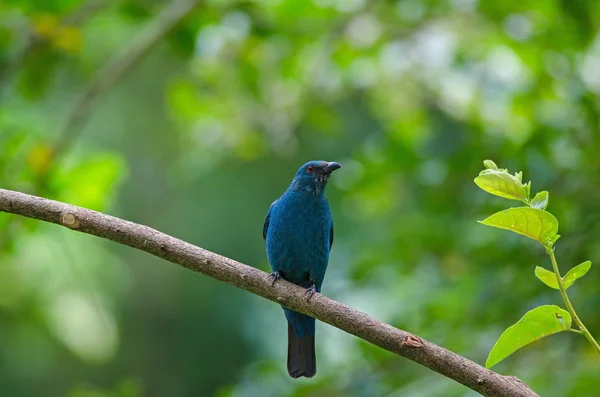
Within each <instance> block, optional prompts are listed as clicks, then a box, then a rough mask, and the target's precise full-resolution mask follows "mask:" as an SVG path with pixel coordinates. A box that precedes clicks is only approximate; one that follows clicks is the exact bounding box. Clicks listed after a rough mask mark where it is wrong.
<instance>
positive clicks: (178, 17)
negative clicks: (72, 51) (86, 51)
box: [53, 0, 200, 158]
mask: <svg viewBox="0 0 600 397" xmlns="http://www.w3.org/2000/svg"><path fill="white" fill-rule="evenodd" d="M199 5H200V0H179V1H171V2H169V4H168V5H167V6H166V7H165V8H164V10H163V11H162V12H161V13H160V14H159V15H158V16H157V17H156V18H155V19H154V20H153V21H152V22H151V23H150V24H149V25H148V26H147V27H146V29H144V30H143V31H142V32H141V33H140V34H139V35H138V36H136V38H135V39H134V41H133V42H132V43H131V44H130V45H128V46H126V47H123V48H122V49H121V50H120V51H119V52H117V54H116V55H115V56H114V57H113V58H112V59H110V60H109V61H108V62H107V63H106V64H105V65H104V66H103V67H102V68H101V69H100V70H99V71H98V73H97V75H96V77H95V78H94V79H93V80H92V82H91V83H90V84H89V85H88V86H87V88H86V89H85V91H84V92H83V93H82V94H81V96H80V97H79V100H77V102H76V103H75V106H73V109H72V110H71V112H70V113H69V115H68V116H67V119H66V122H65V124H64V126H63V128H62V129H61V132H60V134H59V137H60V138H59V140H58V141H57V142H56V144H55V146H54V148H53V157H54V158H57V157H60V155H61V154H62V153H63V152H65V151H66V150H67V149H68V148H69V146H70V145H71V143H72V142H73V140H74V139H75V137H76V136H77V134H78V133H79V131H80V128H81V127H82V125H83V124H84V122H85V121H86V119H87V118H88V116H89V113H90V110H91V106H92V104H93V103H94V101H96V100H97V99H98V98H99V97H101V96H102V95H103V94H105V93H106V92H107V91H108V90H110V89H111V88H112V87H113V86H114V85H115V83H117V82H118V81H119V80H120V79H121V78H122V77H123V76H124V75H125V74H126V73H127V72H128V71H129V70H131V69H132V68H133V66H135V65H136V64H137V63H138V62H139V61H140V60H141V59H142V58H143V57H144V55H146V54H147V53H148V51H149V50H150V49H152V48H153V47H154V46H155V45H156V44H157V43H158V42H160V41H161V40H162V39H163V38H164V37H165V36H166V35H167V34H168V33H169V32H170V31H171V30H173V29H174V28H175V27H176V26H177V25H178V24H179V23H180V22H181V21H182V20H183V19H184V18H185V17H187V16H188V15H189V14H190V13H191V12H192V11H193V10H194V9H195V8H196V7H198V6H199Z"/></svg>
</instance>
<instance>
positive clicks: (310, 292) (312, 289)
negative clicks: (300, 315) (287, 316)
mask: <svg viewBox="0 0 600 397" xmlns="http://www.w3.org/2000/svg"><path fill="white" fill-rule="evenodd" d="M315 292H317V287H316V286H315V285H314V284H313V285H311V286H310V287H308V288H307V289H306V292H305V293H304V295H305V296H306V297H307V298H306V301H307V302H310V298H312V296H313V295H314V294H315Z"/></svg>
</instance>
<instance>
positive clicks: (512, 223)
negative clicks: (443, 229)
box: [480, 207, 558, 245]
mask: <svg viewBox="0 0 600 397" xmlns="http://www.w3.org/2000/svg"><path fill="white" fill-rule="evenodd" d="M480 223H482V224H484V225H487V226H493V227H497V228H500V229H506V230H511V231H513V232H515V233H519V234H522V235H524V236H527V237H530V238H532V239H534V240H537V241H539V242H540V243H542V244H544V245H546V244H548V243H550V242H552V241H553V239H554V238H555V236H556V233H557V232H558V220H556V218H555V217H554V215H552V214H551V213H549V212H546V211H542V210H539V209H537V208H529V207H518V208H509V209H507V210H504V211H500V212H496V213H495V214H494V215H492V216H490V217H488V218H486V219H484V220H483V221H481V222H480Z"/></svg>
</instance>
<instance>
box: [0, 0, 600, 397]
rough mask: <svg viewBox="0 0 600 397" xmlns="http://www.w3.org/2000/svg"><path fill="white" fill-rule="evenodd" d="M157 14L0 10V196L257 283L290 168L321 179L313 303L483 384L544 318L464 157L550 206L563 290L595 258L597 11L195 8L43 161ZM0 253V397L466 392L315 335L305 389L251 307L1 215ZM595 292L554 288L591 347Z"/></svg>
mask: <svg viewBox="0 0 600 397" xmlns="http://www.w3.org/2000/svg"><path fill="white" fill-rule="evenodd" d="M87 1H89V2H90V3H87ZM92 3H98V4H97V5H98V7H96V8H94V7H91V9H93V11H90V10H87V9H86V7H87V6H89V5H90V4H92ZM164 3H165V2H159V1H153V0H118V1H113V2H109V1H107V2H102V1H100V2H93V1H92V0H86V1H83V2H81V1H74V0H52V1H44V2H40V1H32V0H5V1H4V2H2V3H0V186H2V187H5V188H9V189H14V190H20V191H24V192H29V193H35V194H40V195H44V196H46V197H50V198H55V199H59V200H65V201H68V202H70V203H72V204H76V205H83V206H87V207H90V208H93V209H96V210H100V211H105V212H108V213H111V214H115V215H117V216H121V217H124V218H126V219H130V220H132V221H135V222H140V223H143V224H147V225H150V226H152V227H154V228H157V229H160V230H162V231H164V232H166V233H169V234H172V235H174V236H177V237H179V238H182V239H185V240H187V241H189V242H192V243H194V244H197V245H200V246H202V247H204V248H206V249H210V250H213V251H216V252H218V253H220V254H223V255H226V256H229V257H232V258H235V259H237V260H240V261H242V262H245V263H249V264H252V265H255V266H257V267H260V268H262V269H265V270H266V269H268V265H267V262H266V257H265V254H264V243H263V241H262V236H261V233H260V230H261V227H262V222H263V219H264V215H265V213H266V210H267V209H268V207H269V205H270V203H271V202H272V201H273V200H274V199H276V198H277V197H278V196H279V194H281V192H282V191H283V190H284V189H285V188H286V187H287V184H288V183H289V181H290V180H291V178H292V176H293V174H294V172H295V170H296V169H297V168H298V166H299V165H300V164H302V163H304V162H305V161H307V160H310V159H326V160H335V161H339V162H341V163H342V164H343V165H344V168H343V170H341V171H340V172H339V173H336V175H335V176H334V178H332V180H331V184H330V187H329V188H328V196H329V199H330V203H331V206H332V209H333V214H334V218H335V221H336V242H335V244H334V247H333V251H332V257H331V262H330V266H329V270H328V275H327V278H326V281H325V284H324V293H325V294H327V295H328V296H330V297H333V298H335V299H338V300H340V301H342V302H344V303H346V304H349V305H352V306H354V307H356V308H357V309H360V310H363V311H365V312H367V313H369V314H371V315H373V316H374V317H376V318H378V319H380V320H383V321H386V322H389V323H391V324H393V325H395V326H398V327H401V328H404V329H407V330H409V331H411V332H414V333H417V334H419V335H422V336H423V337H425V338H427V339H429V340H431V341H433V342H435V343H437V344H440V345H442V346H444V347H447V348H449V349H451V350H453V351H455V352H457V353H460V354H462V355H464V356H466V357H469V358H471V359H473V360H475V361H477V362H479V363H480V364H483V363H484V362H485V358H486V357H487V354H488V352H489V350H490V348H491V347H492V346H493V344H494V341H495V340H496V339H497V338H498V336H499V335H500V334H501V333H502V331H503V330H504V329H505V328H506V325H507V324H513V323H515V322H516V321H518V319H519V318H520V317H521V315H522V313H525V312H526V311H528V310H529V309H531V308H533V307H536V306H539V305H543V304H559V303H560V298H559V297H558V296H557V294H556V292H555V291H552V290H550V289H549V288H547V287H546V286H545V285H543V284H542V283H539V282H537V280H535V279H534V277H533V272H534V269H535V267H536V265H540V266H546V267H548V264H547V259H546V255H545V253H544V249H543V248H542V247H540V246H538V245H539V244H536V243H535V242H534V241H524V240H523V239H521V238H519V236H516V235H515V236H512V235H507V234H504V233H496V231H494V230H487V229H485V228H483V227H481V226H480V225H478V224H477V223H476V222H475V220H480V219H483V218H484V217H485V215H486V214H490V213H493V212H494V211H495V210H499V209H500V208H501V207H500V205H502V203H499V202H498V201H497V200H493V199H490V198H489V197H488V196H487V195H485V194H481V192H480V191H478V189H477V187H476V186H475V185H474V184H473V183H472V176H473V175H475V174H476V172H477V171H479V169H480V168H481V160H482V159H485V158H493V159H495V160H497V161H498V162H499V163H501V164H502V165H503V166H506V167H508V168H510V169H522V170H525V172H526V173H527V176H528V179H531V180H533V181H535V186H533V187H532V188H533V190H534V191H539V190H548V191H551V192H552V212H553V214H555V215H556V217H557V219H558V220H559V222H560V225H561V234H562V235H563V237H562V238H561V239H560V241H559V242H557V248H558V250H557V254H558V260H559V263H560V264H561V266H562V272H563V273H566V271H567V270H568V268H570V267H572V266H574V265H575V264H577V263H580V262H582V261H583V260H586V259H591V260H592V261H594V260H595V259H596V258H599V257H600V246H598V244H597V241H598V239H599V238H600V222H599V220H600V217H599V211H598V203H600V190H598V189H597V186H598V185H599V184H600V172H599V170H600V156H598V151H599V150H600V134H599V133H598V128H599V126H600V101H599V100H598V93H600V72H599V71H600V33H599V32H600V30H599V29H600V2H597V1H592V0H588V1H585V0H581V1H575V2H567V1H542V0H531V1H503V2H491V1H478V0H443V1H442V0H427V1H423V0H399V1H374V2H367V1H366V0H312V1H305V0H302V1H300V0H273V1H266V2H238V1H235V0H228V1H214V0H209V1H206V2H204V3H203V4H202V5H201V6H200V8H199V9H198V10H197V11H196V12H195V13H193V14H192V15H191V16H190V17H189V18H187V19H186V20H185V22H184V23H182V24H180V25H179V26H178V27H177V28H176V29H174V30H173V31H172V32H171V33H170V34H169V35H168V37H167V39H166V40H164V41H162V42H161V43H160V44H158V45H157V46H156V47H155V48H153V50H152V51H151V53H150V54H149V55H148V56H147V57H145V58H144V59H143V60H142V61H141V62H140V64H139V65H137V66H136V67H135V68H134V69H133V70H131V71H130V73H128V74H126V75H125V76H124V77H123V78H122V80H120V81H119V82H118V84H117V85H116V87H115V88H113V89H112V90H111V91H110V92H109V93H108V94H107V95H106V96H105V97H102V98H98V99H99V100H98V101H97V102H96V104H95V105H94V108H93V112H92V114H91V116H90V118H89V120H86V123H85V127H84V128H83V130H82V131H78V133H76V134H74V135H73V141H72V142H70V143H71V145H70V147H69V150H68V151H66V152H65V153H63V154H62V155H60V156H58V157H56V156H55V155H54V154H55V145H56V142H59V141H60V139H61V136H60V134H61V131H62V130H61V126H62V125H63V123H64V121H65V119H66V117H67V115H68V114H69V112H70V111H71V109H73V107H74V106H75V102H76V101H77V100H78V98H79V95H80V93H81V92H82V91H83V90H84V89H85V87H86V86H87V85H88V84H90V83H91V81H93V79H94V76H95V72H96V71H97V70H98V69H99V68H100V67H101V66H102V65H103V64H104V63H105V62H107V60H109V59H110V58H111V56H112V55H113V54H115V53H116V52H117V51H119V50H121V49H123V48H124V47H126V46H127V45H128V43H130V42H131V40H132V38H133V37H134V36H135V35H136V34H138V33H139V32H140V31H141V30H142V28H143V27H144V26H146V24H147V23H149V22H150V21H152V20H153V19H154V18H156V17H157V15H158V13H159V12H160V10H161V7H162V6H164ZM92 5H93V4H92ZM484 229H485V230H484ZM0 247H1V250H2V251H1V252H0V341H1V342H0V394H1V395H2V396H9V397H13V396H18V397H20V396H31V395H35V396H63V395H67V396H105V397H106V396H131V397H134V396H163V395H174V396H187V395H194V396H196V395H217V396H220V397H226V396H308V395H310V396H311V397H317V396H376V395H386V396H392V395H397V396H411V397H412V396H445V397H446V396H450V397H451V396H467V395H473V393H471V392H469V391H468V390H467V389H466V388H464V387H463V386H461V385H458V384H456V383H454V382H452V381H450V380H448V379H446V378H443V377H442V376H439V375H437V374H434V373H432V372H431V371H429V370H426V369H424V368H421V367H419V366H417V365H415V364H413V363H411V362H409V361H407V360H404V359H401V358H399V357H396V356H394V355H392V354H391V353H386V352H383V351H381V350H380V349H378V348H375V347H373V346H370V345H368V344H367V343H365V342H362V341H360V340H357V339H356V338H354V337H351V336H349V335H346V334H344V333H342V332H341V331H339V330H336V329H333V328H331V327H329V326H327V325H323V324H319V325H318V332H317V334H318V336H317V355H318V360H319V372H318V375H317V377H316V378H314V379H311V380H302V381H294V380H291V379H289V378H288V377H287V375H286V371H285V353H286V350H285V343H286V342H285V338H286V335H285V321H284V317H283V314H282V312H281V309H280V308H279V307H277V306H276V305H274V304H272V303H270V302H266V301H264V300H262V299H260V298H258V297H255V296H251V295H249V294H247V293H245V292H242V291H238V290H236V289H235V288H233V287H230V286H227V285H224V284H221V283H218V282H216V281H214V280H211V279H208V278H206V277H203V276H201V275H198V274H192V273H190V272H189V271H188V270H185V269H181V268H179V267H177V266H171V265H169V264H167V263H164V262H163V261H161V260H158V259H156V258H153V257H151V256H149V255H147V254H143V253H140V252H135V251H133V250H130V249H128V248H127V247H121V246H117V245H115V244H112V243H110V242H105V241H100V240H99V239H97V238H94V237H90V236H85V235H80V234H77V233H73V232H71V231H68V230H62V229H61V228H58V227H56V226H52V225H46V224H41V223H39V222H34V221H29V220H24V219H20V218H16V217H13V216H9V215H7V214H3V213H0ZM598 277H600V276H598V270H597V269H592V270H590V272H589V273H588V275H587V277H585V278H583V279H581V280H579V281H578V283H577V286H576V287H575V288H572V289H570V290H569V292H570V293H571V299H572V300H573V301H574V302H575V304H576V306H577V310H578V314H579V315H580V316H581V318H582V319H583V321H584V322H585V324H586V326H588V328H589V329H590V330H591V331H592V333H593V334H594V336H595V337H596V338H598V337H600V317H599V316H598V314H597V313H598V311H597V307H599V306H600V294H599V293H598V291H597V288H596V286H597V285H598V282H597V280H598ZM597 368H598V357H597V355H596V354H595V353H594V351H593V350H592V348H591V347H590V346H589V345H587V344H586V343H582V341H581V340H580V337H579V336H577V335H575V334H571V333H562V334H559V335H555V336H553V337H552V338H546V339H544V340H541V341H538V342H536V343H534V344H532V345H529V346H527V347H526V348H524V349H522V351H520V352H519V354H517V355H513V356H511V357H509V358H507V359H506V360H504V361H503V362H502V363H500V364H498V365H497V366H495V367H494V369H495V370H497V371H499V372H501V373H504V374H512V375H517V376H518V377H520V378H521V379H523V380H524V381H525V382H527V383H528V384H529V385H531V386H532V387H533V388H534V389H535V390H536V391H537V392H538V393H539V394H540V395H543V396H551V397H552V396H557V397H558V396H595V395H597V390H600V378H599V377H598V371H597Z"/></svg>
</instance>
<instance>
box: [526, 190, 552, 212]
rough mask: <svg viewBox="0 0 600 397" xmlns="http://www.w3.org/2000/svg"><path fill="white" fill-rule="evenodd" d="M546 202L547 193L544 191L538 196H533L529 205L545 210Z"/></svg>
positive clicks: (547, 198)
mask: <svg viewBox="0 0 600 397" xmlns="http://www.w3.org/2000/svg"><path fill="white" fill-rule="evenodd" d="M548 200H549V197H548V192H547V191H545V190H544V191H543V192H539V193H538V194H536V195H535V197H534V198H533V200H531V203H530V205H531V206H532V207H533V208H538V209H540V210H545V209H546V207H547V206H548Z"/></svg>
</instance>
